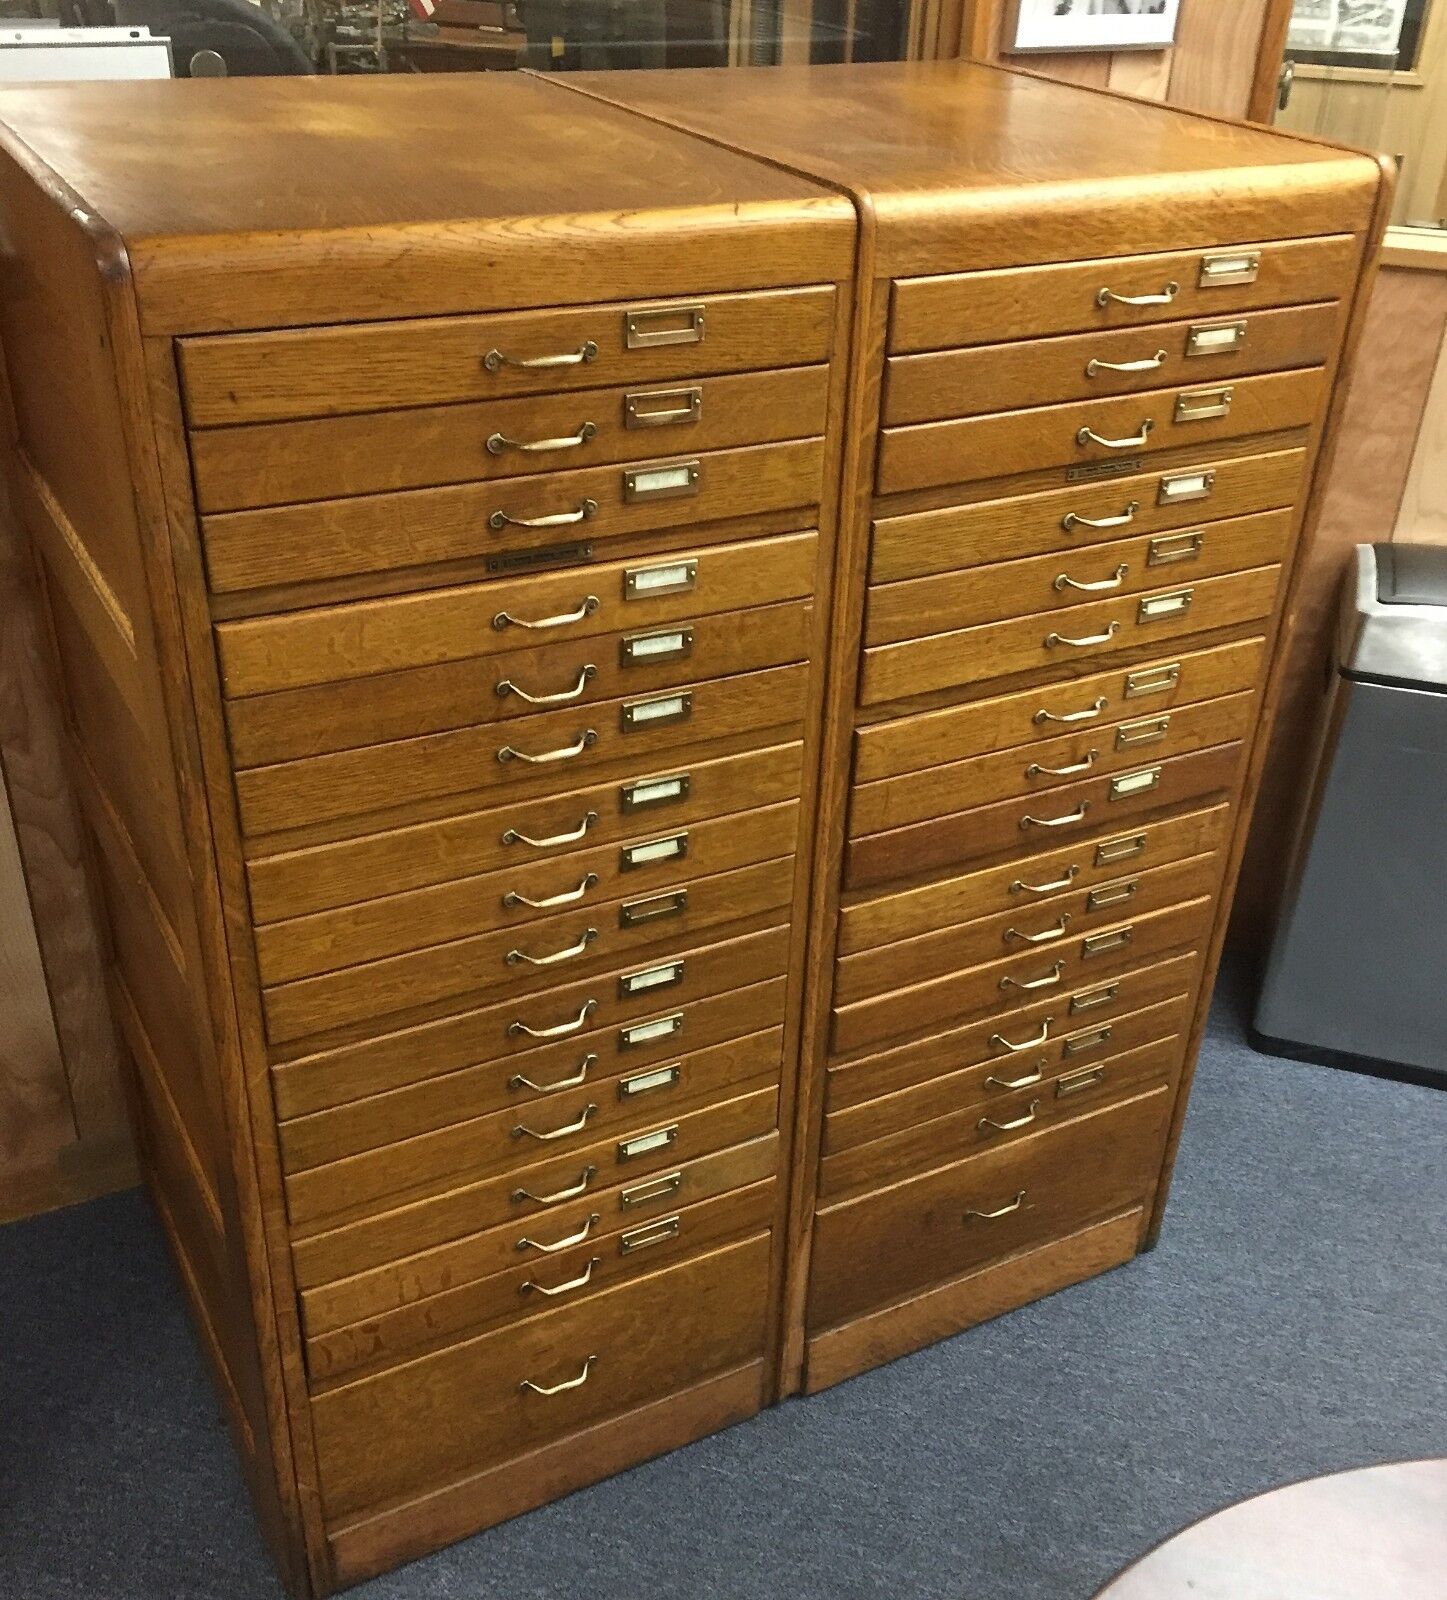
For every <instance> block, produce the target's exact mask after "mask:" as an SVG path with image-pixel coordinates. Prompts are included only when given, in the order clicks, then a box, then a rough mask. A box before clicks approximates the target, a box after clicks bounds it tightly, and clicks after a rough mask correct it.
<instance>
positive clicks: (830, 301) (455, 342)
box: [180, 284, 834, 427]
mask: <svg viewBox="0 0 1447 1600" xmlns="http://www.w3.org/2000/svg"><path fill="white" fill-rule="evenodd" d="M672 307H679V308H682V307H697V308H699V309H700V311H701V313H702V325H701V328H697V327H696V319H694V318H692V317H678V318H676V319H674V320H672V321H670V318H669V317H667V316H657V317H654V319H653V320H654V322H655V324H656V326H655V327H654V328H652V329H649V328H647V327H646V326H645V327H644V328H643V329H642V330H641V331H642V332H643V333H644V335H645V337H646V335H647V334H648V333H650V332H652V333H655V334H656V333H658V332H660V331H667V329H668V328H669V327H670V325H671V326H672V327H673V328H674V329H676V330H677V331H679V332H680V333H681V334H684V335H687V334H688V333H690V332H692V331H695V330H696V331H698V332H700V334H701V337H699V338H689V337H683V338H681V339H680V340H679V341H678V342H677V343H662V342H658V341H656V340H655V341H654V342H645V343H641V344H640V343H639V342H638V340H637V332H638V330H635V332H634V338H633V343H632V344H630V343H629V330H628V319H629V317H631V316H635V315H637V314H639V313H643V314H644V315H645V317H646V316H647V315H648V314H649V313H653V312H658V311H663V310H664V309H665V308H672ZM833 342H834V290H833V288H832V287H830V286H829V285H827V284H825V285H820V286H818V287H814V288H804V289H777V290H769V291H767V292H764V293H760V294H709V295H699V296H697V297H689V298H687V299H685V300H678V301H668V300H664V301H634V302H632V303H628V304H622V303H615V304H611V305H594V306H577V307H569V308H565V309H558V310H540V311H511V312H502V313H498V314H495V315H490V316H477V317H428V318H426V319H425V320H421V321H416V322H372V323H352V324H347V325H345V326H341V327H325V328H296V329H290V330H286V331H277V332H271V333H238V334H228V335H223V336H219V337H213V338H200V339H183V340H181V341H180V362H181V382H182V387H183V389H184V392H185V397H186V414H187V417H188V419H189V421H190V422H191V425H192V426H193V427H209V426H214V425H218V424H223V423H235V422H267V421H275V420H278V419H281V418H284V417H325V416H333V415H335V414H337V413H347V412H356V411H377V410H381V409H384V408H387V407H392V406H424V405H445V404H449V403H454V402H459V401H467V400H490V399H494V398H497V397H503V396H507V395H516V394H544V393H548V392H554V391H571V390H575V389H594V388H599V387H602V386H606V385H608V384H614V383H630V384H631V383H635V382H638V381H639V380H651V379H655V378H656V379H664V378H679V377H684V376H687V375H691V374H697V373H724V372H747V371H749V370H750V369H752V368H757V367H786V366H796V365H804V364H806V363H809V362H816V361H825V360H827V359H828V357H829V355H830V353H831V350H832V347H833ZM589 343H592V344H593V345H595V346H596V347H597V349H596V353H595V354H594V355H593V356H592V357H591V358H590V359H588V360H583V359H578V360H575V361H570V362H568V363H567V364H565V365H550V366H535V367H519V366H514V365H508V364H505V365H498V363H497V362H496V361H494V362H493V363H492V364H489V363H488V362H487V359H486V358H487V355H488V352H489V351H492V350H497V351H498V352H499V353H500V354H501V355H503V356H506V357H508V358H509V359H510V361H520V360H521V361H536V360H537V359H538V358H539V357H542V358H544V359H547V358H550V357H558V356H564V357H567V356H572V355H578V356H581V354H582V353H583V352H584V351H585V349H586V347H587V345H588V344H589Z"/></svg>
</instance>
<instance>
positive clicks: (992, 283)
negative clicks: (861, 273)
mask: <svg viewBox="0 0 1447 1600" xmlns="http://www.w3.org/2000/svg"><path fill="white" fill-rule="evenodd" d="M1357 251H1358V245H1357V241H1356V239H1355V238H1354V237H1353V236H1352V235H1351V234H1328V235H1325V236H1323V237H1320V238H1315V239H1285V240H1280V241H1277V242H1271V243H1263V244H1241V245H1222V246H1220V247H1219V248H1218V249H1213V250H1177V251H1162V252H1159V253H1156V254H1153V255H1140V256H1114V257H1109V256H1108V257H1104V258H1102V259H1098V260H1094V261H1067V262H1061V263H1058V264H1052V265H1050V266H1041V267H1007V268H1005V269H1003V270H1000V271H993V272H960V273H952V274H950V275H948V276H944V277H937V278H905V279H901V280H899V281H897V282H896V283H895V285H894V294H893V306H892V310H891V314H890V327H889V349H890V351H891V353H893V352H898V351H911V350H948V349H950V348H952V347H953V346H956V345H974V344H993V343H995V342H996V341H998V340H1001V339H1025V338H1037V337H1039V336H1041V335H1044V334H1052V333H1075V332H1086V331H1090V330H1094V329H1100V328H1134V327H1140V326H1142V325H1146V324H1152V323H1157V322H1169V321H1175V320H1177V319H1179V318H1182V317H1190V318H1197V317H1219V316H1223V315H1225V314H1226V313H1228V312H1235V311H1252V310H1255V309H1257V308H1259V307H1263V306H1278V305H1290V304H1301V303H1304V302H1309V301H1316V300H1331V299H1334V298H1336V297H1337V296H1338V295H1339V294H1341V293H1342V292H1343V291H1344V290H1345V289H1346V288H1348V287H1349V285H1350V283H1351V279H1352V275H1353V272H1354V269H1355V265H1356V260H1357ZM1253 258H1254V259H1253ZM1103 292H1108V294H1109V295H1110V296H1111V297H1115V296H1130V297H1133V298H1140V299H1142V300H1144V301H1145V302H1146V303H1144V304H1141V305H1122V304H1121V303H1120V301H1119V300H1118V299H1116V298H1107V299H1106V300H1105V302H1104V304H1102V294H1103Z"/></svg>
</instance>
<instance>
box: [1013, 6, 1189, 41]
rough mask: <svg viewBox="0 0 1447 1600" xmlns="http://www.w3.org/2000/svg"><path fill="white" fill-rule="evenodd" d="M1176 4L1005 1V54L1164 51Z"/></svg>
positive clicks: (1172, 35) (1176, 14)
mask: <svg viewBox="0 0 1447 1600" xmlns="http://www.w3.org/2000/svg"><path fill="white" fill-rule="evenodd" d="M1180 12H1181V0H1009V7H1008V10H1007V12H1006V26H1005V39H1006V45H1005V48H1006V49H1007V50H1164V49H1165V48H1167V46H1169V45H1171V44H1173V43H1174V42H1175V37H1176V21H1177V19H1178V17H1179V16H1180Z"/></svg>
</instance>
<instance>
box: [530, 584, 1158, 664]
mask: <svg viewBox="0 0 1447 1600" xmlns="http://www.w3.org/2000/svg"><path fill="white" fill-rule="evenodd" d="M1129 571H1130V563H1129V562H1128V561H1122V562H1121V564H1120V565H1119V566H1118V567H1117V568H1116V569H1115V575H1114V576H1113V577H1110V578H1101V579H1099V580H1098V581H1097V582H1095V583H1081V582H1079V581H1078V580H1077V579H1075V578H1072V577H1071V576H1070V575H1069V574H1068V573H1065V572H1062V573H1061V574H1060V576H1059V577H1058V578H1056V580H1055V582H1054V583H1053V584H1052V585H1051V587H1052V588H1053V589H1054V590H1055V592H1056V594H1064V593H1065V591H1066V590H1067V589H1074V590H1075V591H1076V592H1077V593H1079V594H1104V593H1106V591H1107V590H1110V589H1119V588H1120V586H1121V584H1123V583H1124V582H1125V580H1126V574H1127V573H1128V572H1129ZM498 693H499V694H501V693H502V690H501V689H499V690H498Z"/></svg>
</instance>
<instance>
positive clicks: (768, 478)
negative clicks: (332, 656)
mask: <svg viewBox="0 0 1447 1600" xmlns="http://www.w3.org/2000/svg"><path fill="white" fill-rule="evenodd" d="M823 467H824V443H823V440H822V439H799V440H794V441H791V442H789V443H785V444H760V445H749V446H747V447H745V448H744V449H741V450H717V451H714V452H712V453H711V454H708V453H706V454H701V455H697V456H691V455H688V454H686V453H679V454H677V455H671V456H661V457H660V458H658V459H654V460H650V461H648V462H640V463H638V464H637V465H636V466H632V467H588V468H582V469H579V470H577V471H559V472H550V473H545V474H541V475H538V476H533V477H523V478H507V479H504V480H503V481H501V482H499V483H464V484H455V485H451V486H449V487H446V488H440V489H408V490H406V491H405V492H402V493H398V494H378V495H353V496H351V497H350V498H348V499H345V500H317V501H311V502H308V503H306V504H304V505H294V506H275V507H270V508H268V509H265V510H256V511H222V512H213V513H212V514H211V515H210V516H206V517H203V518H202V519H201V542H202V545H203V546H204V548H205V553H206V571H207V575H208V578H209V580H210V584H211V587H212V589H213V590H216V591H217V592H219V593H229V592H232V591H234V590H239V589H255V588H261V587H265V586H269V585H276V584H287V583H305V582H309V581H311V580H314V579H319V578H343V577H348V576H353V575H356V574H359V573H372V572H391V571H395V570H397V569H398V568H401V567H415V566H426V565H429V564H430V563H434V562H439V561H457V560H461V559H463V558H465V557H471V558H480V557H487V558H492V557H495V556H506V555H508V554H514V553H517V552H520V551H529V552H531V551H537V550H539V549H543V548H549V549H551V548H557V547H563V548H569V547H576V559H578V560H584V559H586V557H587V555H588V554H589V553H591V550H592V548H593V547H594V546H596V545H598V544H600V543H602V542H604V541H606V540H609V539H617V538H621V537H622V536H624V535H625V534H635V533H644V532H647V531H648V530H650V529H653V528H673V527H683V526H688V525H691V524H694V523H705V522H716V521H718V520H720V519H722V518H725V517H746V516H755V515H758V514H760V513H762V512H765V511H790V510H794V509H796V508H797V509H800V510H809V509H812V508H813V507H814V506H816V505H817V504H818V502H819V497H820V489H821V487H822V481H823ZM695 537H697V536H695Z"/></svg>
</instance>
